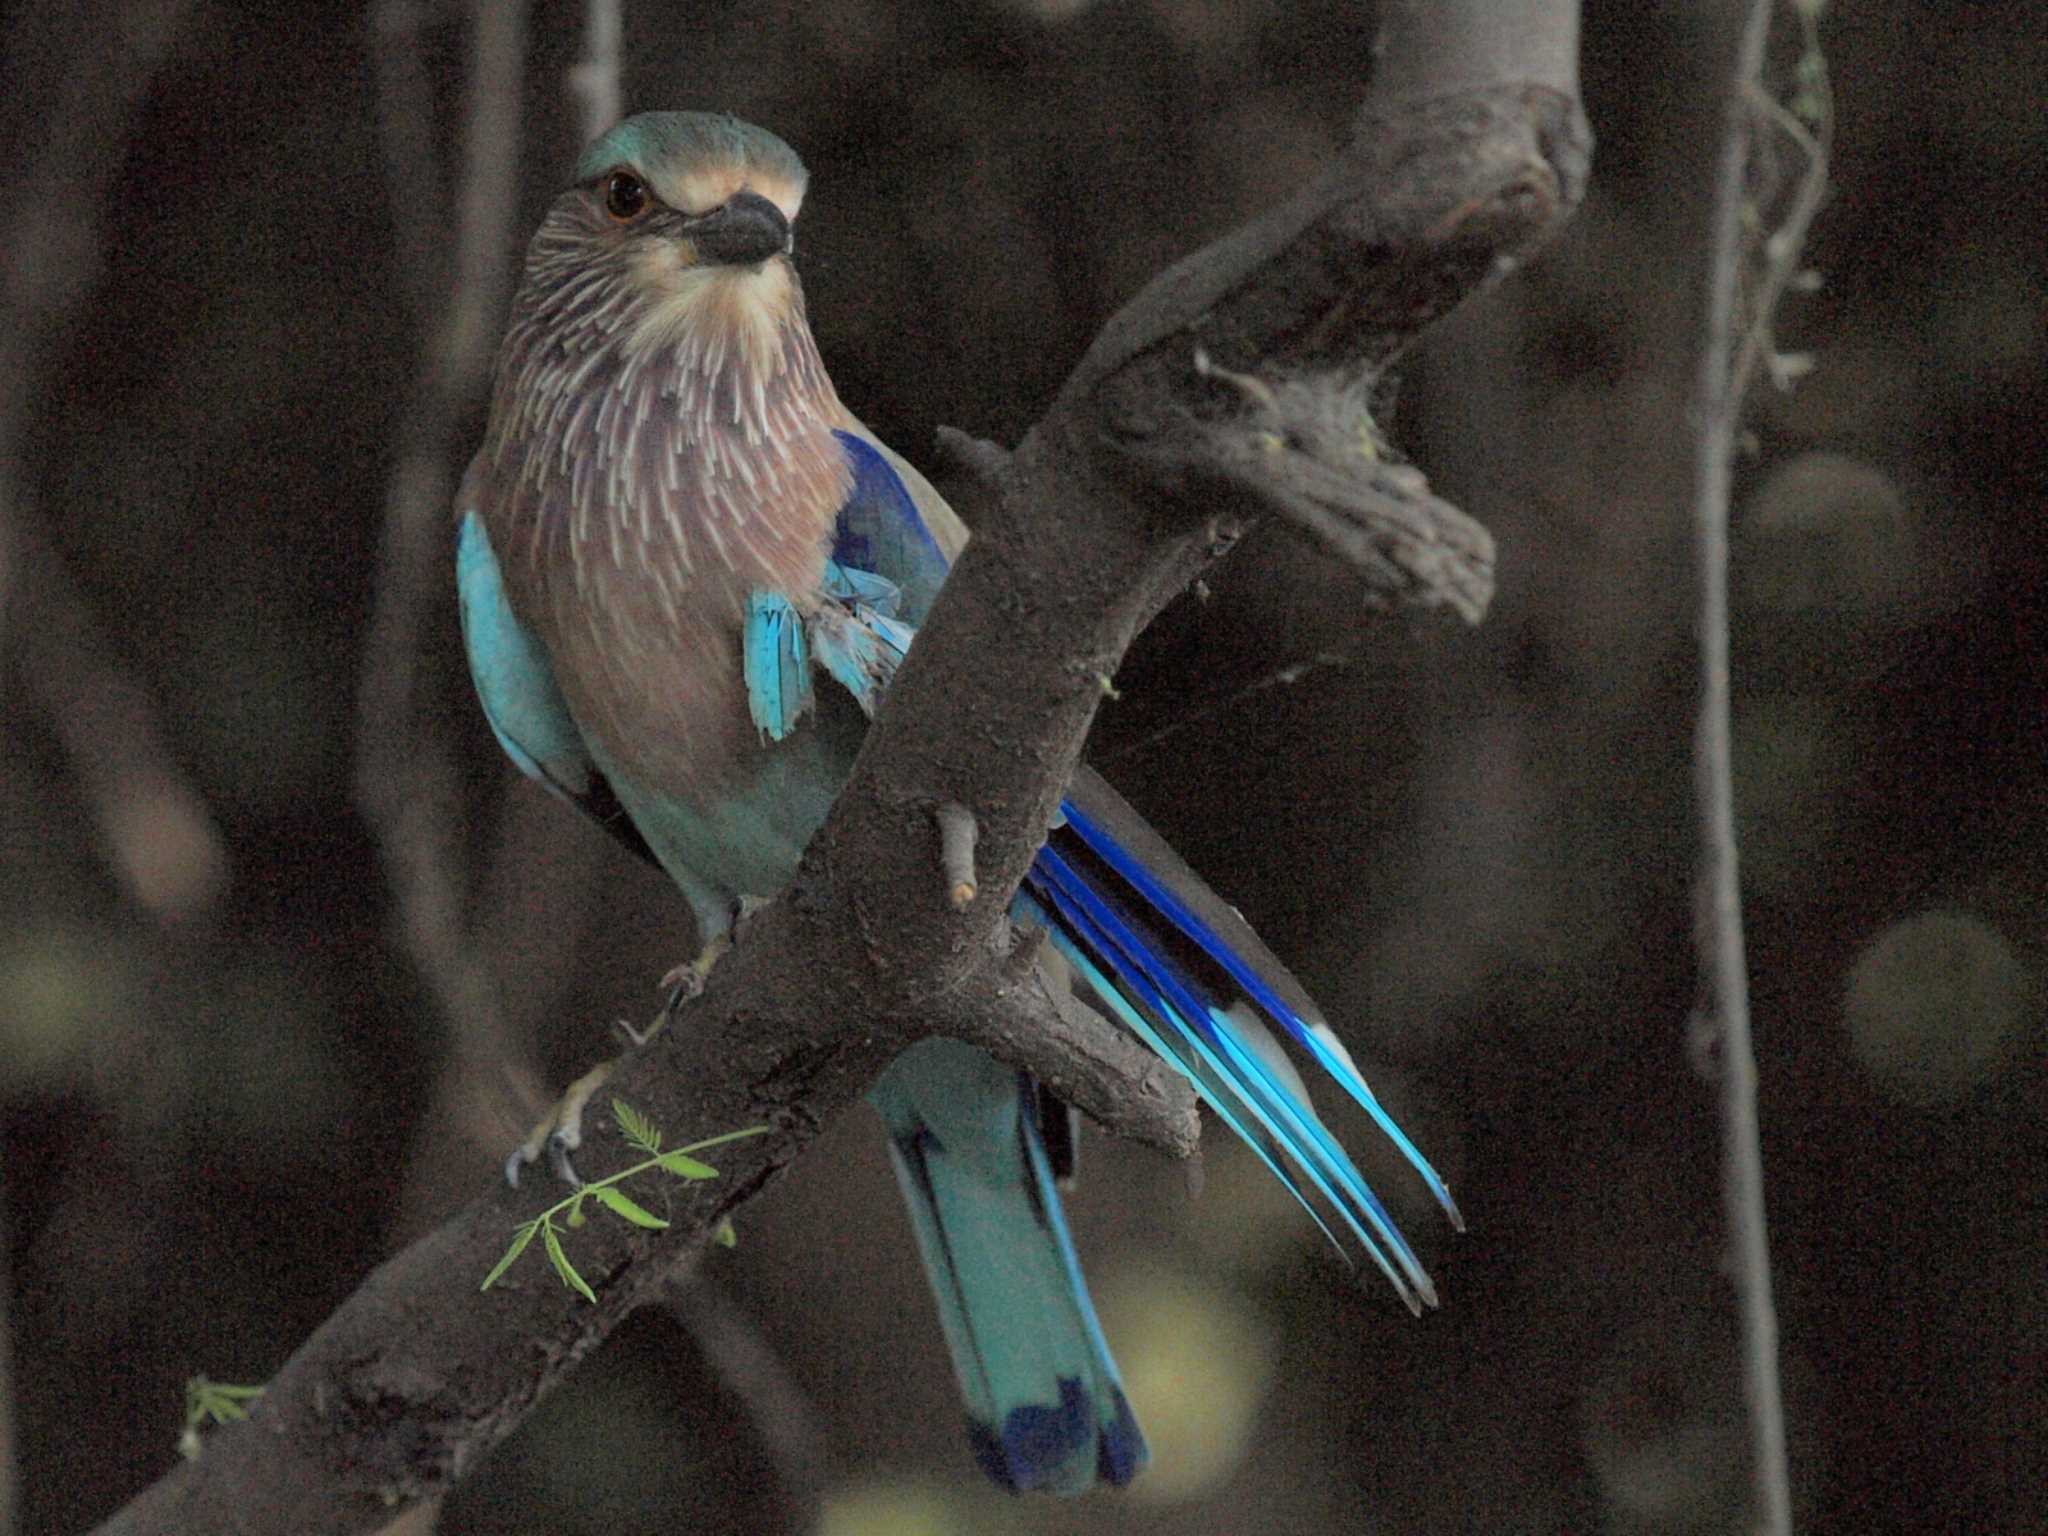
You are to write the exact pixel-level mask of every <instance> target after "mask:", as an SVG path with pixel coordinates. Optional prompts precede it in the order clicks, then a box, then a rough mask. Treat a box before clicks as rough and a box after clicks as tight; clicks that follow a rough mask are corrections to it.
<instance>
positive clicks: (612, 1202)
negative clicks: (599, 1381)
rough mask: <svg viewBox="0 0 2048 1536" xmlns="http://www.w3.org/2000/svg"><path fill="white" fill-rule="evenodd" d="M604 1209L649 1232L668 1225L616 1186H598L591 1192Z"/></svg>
mask: <svg viewBox="0 0 2048 1536" xmlns="http://www.w3.org/2000/svg"><path fill="white" fill-rule="evenodd" d="M591 1193H592V1194H594V1195H596V1196H597V1198H598V1200H599V1201H600V1202H601V1203H602V1204H603V1206H604V1208H605V1209H606V1210H608V1211H610V1212H612V1213H613V1214H614V1215H618V1216H623V1217H625V1218H626V1220H628V1221H630V1222H631V1223H633V1225H634V1226H636V1227H645V1228H647V1230H648V1231H650V1232H659V1231H660V1230H661V1229H662V1228H663V1227H665V1226H667V1225H668V1223H667V1222H666V1221H663V1220H662V1219H661V1218H660V1217H659V1216H657V1215H655V1214H654V1212H652V1211H650V1210H648V1209H647V1208H646V1207H645V1206H643V1205H641V1204H639V1203H638V1202H636V1201H635V1200H633V1199H632V1198H631V1197H629V1196H628V1195H627V1194H626V1193H625V1191H623V1190H621V1189H620V1188H619V1187H618V1186H617V1185H616V1184H600V1185H598V1186H597V1187H596V1188H594V1189H593V1190H592V1191H591Z"/></svg>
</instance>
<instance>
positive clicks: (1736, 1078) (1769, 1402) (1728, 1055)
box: [1693, 0, 1792, 1536]
mask: <svg viewBox="0 0 2048 1536" xmlns="http://www.w3.org/2000/svg"><path fill="white" fill-rule="evenodd" d="M1774 3H1775V0H1751V5H1750V7H1749V14H1748V17H1747V19H1746V20H1745V22H1744V24H1743V32H1742V41H1741V45H1740V48H1739V51H1738V53H1737V58H1736V67H1735V74H1734V79H1733V81H1732V83H1731V86H1730V90H1729V98H1728V120H1727V126H1726V128H1725V130H1724V138H1723V141H1722V145H1721V155H1720V161H1719V166H1718V169H1717V171H1716V174H1715V185H1714V211H1713V224H1712V233H1711V238H1710V243H1709V248H1708V250H1709V255H1708V263H1709V265H1708V279H1707V312H1706V316H1705V322H1704V324H1705V336H1704V337H1703V339H1702V347H1701V352H1700V365H1699V380H1698V384H1697V389H1698V396H1699V398H1698V400H1697V402H1696V405H1695V412H1696V416H1695V419H1696V422H1697V427H1696V429H1695V430H1696V433H1697V437H1696V441H1695V448H1694V454H1695V456H1694V463H1693V516H1694V523H1695V532H1696V535H1697V540H1698V549H1699V563H1700V593H1699V612H1700V620H1699V622H1700V671H1701V697H1700V714H1699V727H1698V750H1699V758H1698V762H1697V765H1696V767H1697V774H1698V793H1699V802H1700V841H1701V848H1700V859H1701V871H1700V879H1701V881H1702V883H1703V886H1704V899H1703V900H1702V902H1701V904H1700V931H1699V936H1698V938H1699V946H1700V964H1701V968H1702V970H1703V972H1704V973H1705V974H1706V975H1707V976H1708V977H1709V978H1710V987H1711V995H1712V998H1713V1005H1712V1006H1713V1009H1714V1012H1715V1014H1716V1015H1717V1017H1718V1022H1719V1030H1720V1036H1721V1104H1722V1135H1723V1139H1724V1147H1723V1159H1724V1163H1723V1186H1724V1187H1723V1195H1724V1199H1725V1201H1726V1204H1727V1217H1728V1225H1729V1237H1730V1243H1731V1246H1732V1250H1733V1252H1732V1258H1733V1263H1734V1269H1735V1288H1736V1293H1737V1295H1738V1297H1739V1300H1740V1305H1741V1312H1742V1329H1743V1339H1744V1372H1743V1375H1744V1385H1745V1389H1746V1394H1747V1397H1748V1402H1749V1416H1750V1430H1751V1435H1752V1447H1751V1455H1752V1458H1753V1462H1754V1465H1753V1468H1752V1472H1753V1475H1754V1478H1755V1495H1756V1500H1757V1511H1756V1513H1757V1518H1758V1521H1759V1529H1760V1530H1762V1531H1764V1532H1766V1533H1768V1536H1790V1533H1791V1530H1792V1498H1791V1483H1790V1479H1789V1477H1788V1476H1787V1473H1786V1462H1785V1407H1784V1400H1783V1396H1782V1393H1781V1391H1780V1387H1779V1381H1778V1320H1777V1314H1776V1312H1775V1311H1774V1309H1773V1307H1772V1303H1771V1251H1770V1235H1769V1231H1768V1227H1767V1225H1766V1220H1765V1212H1764V1170H1763V1148H1762V1143H1761V1138H1760V1136H1759V1133H1758V1128H1757V1107H1756V1077H1757V1069H1756V1050H1755V1045H1754V1042H1753V1041H1752V1039H1751V1034H1750V1022H1749V981H1748V976H1747V972H1746V969H1745V962H1744V958H1743V943H1742V902H1741V890H1740V885H1739V881H1738V878H1737V871H1736V847H1735V794H1734V787H1733V784H1734V780H1733V770H1732V767H1731V762H1730V759H1731V753H1732V737H1733V732H1732V729H1731V727H1730V723H1729V700H1728V695H1729V676H1728V503H1729V485H1730V479H1731V475H1732V465H1733V457H1734V452H1735V431H1736V424H1737V418H1738V414H1739V411H1740V406H1741V398H1740V395H1739V394H1738V393H1737V388H1736V381H1735V377H1734V373H1733V360H1734V358H1733V354H1734V350H1735V345H1736V326H1737V323H1738V322H1737V315H1736V304H1737V293H1738V289H1739V287H1740V284H1741V276H1742V258H1743V244H1742V213H1743V206H1742V205H1743V198H1744V196H1745V178H1744V170H1745V167H1746V166H1747V164H1748V159H1749V152H1750V142H1751V133H1752V129H1753V126H1754V124H1755V121H1756V108H1755V103H1754V98H1753V94H1752V93H1753V92H1754V91H1755V89H1756V88H1757V82H1758V80H1759V79H1760V77H1761V74H1762V70H1763V58H1764V45H1765V42H1766V40H1767V39H1768V37H1769V35H1770V24H1771V13H1772V10H1773V8H1774Z"/></svg>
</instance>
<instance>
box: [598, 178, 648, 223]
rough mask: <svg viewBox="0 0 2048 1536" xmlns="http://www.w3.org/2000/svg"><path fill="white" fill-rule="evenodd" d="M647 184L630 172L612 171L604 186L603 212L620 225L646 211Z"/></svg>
mask: <svg viewBox="0 0 2048 1536" xmlns="http://www.w3.org/2000/svg"><path fill="white" fill-rule="evenodd" d="M647 203H648V196H647V183H646V182H644V181H642V180H641V179H640V178H639V177H638V176H635V175H634V174H633V173H632V172H631V171H613V172H612V174H611V177H610V179H609V180H607V181H606V182H605V184H604V211H605V212H606V213H608V214H610V215H611V216H612V217H613V218H615V219H617V220H618V221H619V222H620V223H621V224H624V223H627V222H629V221H631V220H633V219H637V218H639V217H640V215H641V214H643V213H645V212H646V211H647Z"/></svg>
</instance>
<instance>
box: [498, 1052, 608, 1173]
mask: <svg viewBox="0 0 2048 1536" xmlns="http://www.w3.org/2000/svg"><path fill="white" fill-rule="evenodd" d="M616 1065H617V1063H616V1062H612V1061H601V1062H599V1063H598V1064H597V1065H596V1066H594V1067H592V1068H591V1069H590V1070H589V1071H588V1072H586V1073H584V1074H583V1075H582V1076H581V1077H579V1078H577V1079H576V1081H575V1082H573V1083H571V1084H570V1085H569V1087H568V1089H567V1090H566V1091H565V1092H564V1093H563V1094H562V1096H561V1098H559V1099H557V1100H556V1101H555V1102H554V1103H553V1104H551V1105H549V1106H548V1112H547V1113H546V1114H544V1115H542V1116H541V1117H540V1120H539V1121H538V1123H536V1124H535V1126H534V1128H533V1129H532V1130H530V1131H528V1132H527V1133H526V1140H524V1141H522V1142H521V1143H520V1144H519V1145H518V1146H516V1147H514V1148H513V1149H512V1155H511V1156H510V1157H508V1158H506V1159H505V1182H506V1183H507V1184H510V1185H511V1186H512V1187H513V1188H514V1189H517V1188H518V1187H519V1177H520V1174H521V1173H522V1172H523V1171H524V1170H525V1169H526V1168H527V1167H528V1166H529V1165H531V1164H533V1163H537V1162H539V1161H540V1160H541V1159H542V1158H543V1157H545V1158H546V1159H547V1161H548V1171H549V1172H551V1173H553V1174H554V1176H555V1177H556V1178H558V1179H560V1180H561V1181H562V1182H563V1183H564V1184H567V1185H568V1186H569V1187H570V1188H571V1189H580V1188H582V1187H583V1180H582V1179H581V1178H580V1177H579V1176H578V1175H577V1172H576V1166H575V1164H573V1163H571V1162H570V1161H569V1154H570V1153H571V1152H574V1151H575V1150H576V1149H577V1148H578V1147H580V1146H582V1145H583V1111H584V1109H585V1107H586V1106H588V1104H589V1103H590V1100H591V1096H592V1095H593V1094H595V1093H596V1092H597V1090H598V1089H600V1088H602V1087H603V1086H604V1083H605V1079H607V1078H608V1077H610V1076H611V1075H612V1068H613V1067H615V1066H616Z"/></svg>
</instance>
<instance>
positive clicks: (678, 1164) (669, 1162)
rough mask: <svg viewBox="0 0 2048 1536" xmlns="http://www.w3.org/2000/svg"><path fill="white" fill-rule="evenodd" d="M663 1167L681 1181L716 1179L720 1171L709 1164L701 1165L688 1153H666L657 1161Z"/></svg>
mask: <svg viewBox="0 0 2048 1536" xmlns="http://www.w3.org/2000/svg"><path fill="white" fill-rule="evenodd" d="M655 1161H656V1162H658V1163H660V1164H661V1166H662V1167H664V1168H666V1169H667V1170H668V1171H669V1172H670V1173H672V1174H674V1175H675V1176H676V1177H677V1178H679V1179H715V1178H717V1177H718V1170H717V1169H716V1168H714V1167H712V1166H711V1165H710V1164H709V1163H700V1162H698V1161H697V1159H695V1158H694V1157H692V1156H690V1154H689V1153H687V1152H664V1153H662V1154H661V1156H660V1157H658V1158H656V1159H655Z"/></svg>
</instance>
